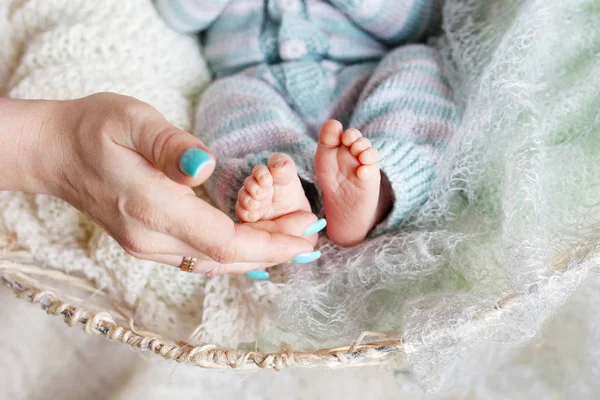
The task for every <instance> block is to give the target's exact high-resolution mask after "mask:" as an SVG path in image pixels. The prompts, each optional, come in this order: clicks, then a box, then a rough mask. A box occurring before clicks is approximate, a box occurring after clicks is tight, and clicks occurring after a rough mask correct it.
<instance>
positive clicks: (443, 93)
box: [315, 45, 459, 245]
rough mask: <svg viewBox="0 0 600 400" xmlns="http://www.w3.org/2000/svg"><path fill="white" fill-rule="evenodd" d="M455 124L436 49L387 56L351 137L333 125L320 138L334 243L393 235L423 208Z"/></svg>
mask: <svg viewBox="0 0 600 400" xmlns="http://www.w3.org/2000/svg"><path fill="white" fill-rule="evenodd" d="M338 111H339V110H338ZM458 121H459V118H458V113H457V110H456V106H455V104H454V103H453V101H452V91H451V89H450V87H449V86H448V84H447V83H446V81H445V79H444V78H443V75H442V71H441V66H440V64H439V62H438V60H437V56H436V53H435V51H434V50H433V49H430V48H428V47H426V46H419V45H413V46H406V47H402V48H399V49H397V50H395V51H393V52H391V53H390V54H389V55H388V56H386V57H385V58H384V59H383V60H382V61H381V63H380V64H379V66H378V67H377V68H376V69H375V71H374V72H373V74H372V76H371V78H370V79H369V80H368V82H367V83H366V85H365V86H364V88H363V90H362V93H361V95H360V97H359V99H358V103H357V105H356V108H355V110H354V114H353V115H352V118H351V119H350V123H349V126H350V127H352V129H348V130H346V131H345V132H344V131H343V130H342V127H341V125H340V124H339V123H333V122H328V123H326V124H325V126H324V127H323V129H322V130H321V134H320V136H319V146H318V149H317V156H316V158H315V170H316V174H317V178H318V181H319V183H320V185H321V188H322V190H323V197H324V199H323V202H324V208H325V215H326V217H327V220H328V226H327V234H328V236H329V238H330V239H331V240H333V241H334V242H336V243H338V244H342V245H351V244H354V243H357V242H360V241H361V240H362V239H364V238H365V236H366V235H367V233H368V232H369V231H370V230H371V229H373V228H374V227H375V226H376V225H378V224H379V229H378V230H385V229H390V228H394V227H396V226H397V225H398V224H399V223H401V222H402V221H404V220H405V219H406V218H407V217H408V216H409V214H410V213H411V212H412V211H413V210H414V209H415V208H417V207H418V206H420V205H421V204H423V203H424V202H425V201H426V200H427V198H428V193H429V190H430V188H431V182H432V180H433V179H434V169H433V168H434V164H435V161H436V159H437V157H438V154H439V152H440V151H441V150H443V148H444V143H445V142H446V140H447V138H449V137H450V135H451V134H452V132H453V131H454V129H455V128H456V126H457V124H458ZM378 162H379V163H378ZM377 163H378V164H377Z"/></svg>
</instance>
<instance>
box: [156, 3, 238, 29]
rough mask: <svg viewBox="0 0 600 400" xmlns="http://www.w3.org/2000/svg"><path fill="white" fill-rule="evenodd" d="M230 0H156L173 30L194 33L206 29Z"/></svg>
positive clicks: (161, 12) (159, 10) (159, 11)
mask: <svg viewBox="0 0 600 400" xmlns="http://www.w3.org/2000/svg"><path fill="white" fill-rule="evenodd" d="M229 1H230V0H156V9H157V10H158V13H159V14H160V15H161V16H162V18H163V19H164V20H165V22H166V23H167V25H169V26H170V27H171V28H172V29H173V30H175V31H177V32H180V33H194V32H199V31H201V30H204V29H206V28H207V27H208V26H209V25H210V24H212V23H213V22H214V20H215V19H216V18H217V17H218V16H219V15H220V14H221V12H223V10H224V9H225V6H227V4H228V3H229Z"/></svg>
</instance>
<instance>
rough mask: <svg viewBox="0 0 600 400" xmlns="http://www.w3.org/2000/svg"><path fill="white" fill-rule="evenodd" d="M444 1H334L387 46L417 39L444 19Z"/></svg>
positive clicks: (432, 29)
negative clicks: (442, 17)
mask: <svg viewBox="0 0 600 400" xmlns="http://www.w3.org/2000/svg"><path fill="white" fill-rule="evenodd" d="M442 1H443V0H330V2H331V3H332V4H334V5H335V6H336V7H337V8H338V9H339V10H340V11H342V12H343V13H344V14H346V15H347V16H348V18H350V19H351V20H353V21H354V23H355V24H357V25H358V26H360V27H361V28H362V29H364V30H365V31H367V32H368V33H370V34H371V35H373V36H375V37H376V38H378V39H379V40H381V41H382V42H383V43H385V44H387V45H398V44H405V43H409V42H417V41H420V40H422V39H423V38H425V37H426V36H427V35H428V34H431V33H432V32H433V31H435V30H436V29H437V28H438V27H439V24H440V22H441V11H442Z"/></svg>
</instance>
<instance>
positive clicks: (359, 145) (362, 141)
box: [350, 137, 372, 157]
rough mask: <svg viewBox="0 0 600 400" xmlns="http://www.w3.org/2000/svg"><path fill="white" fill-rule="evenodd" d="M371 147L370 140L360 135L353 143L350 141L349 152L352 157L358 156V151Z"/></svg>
mask: <svg viewBox="0 0 600 400" xmlns="http://www.w3.org/2000/svg"><path fill="white" fill-rule="evenodd" d="M371 147H372V145H371V141H370V140H369V139H367V138H365V137H361V138H358V139H357V140H356V141H355V142H354V143H352V146H351V147H350V153H351V154H352V155H353V156H354V157H358V156H359V155H360V153H362V152H363V151H365V150H367V149H368V148H371Z"/></svg>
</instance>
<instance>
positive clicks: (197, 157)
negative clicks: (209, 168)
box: [179, 147, 212, 177]
mask: <svg viewBox="0 0 600 400" xmlns="http://www.w3.org/2000/svg"><path fill="white" fill-rule="evenodd" d="M210 162H212V158H210V156H209V155H208V153H207V152H205V151H204V150H202V149H199V148H197V147H193V148H191V149H187V150H186V151H185V152H184V153H183V154H182V155H181V158H180V159H179V169H180V170H181V172H183V173H184V174H186V175H187V176H191V177H195V176H196V175H197V174H198V171H200V170H201V169H202V167H204V166H205V165H207V164H209V163H210Z"/></svg>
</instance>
